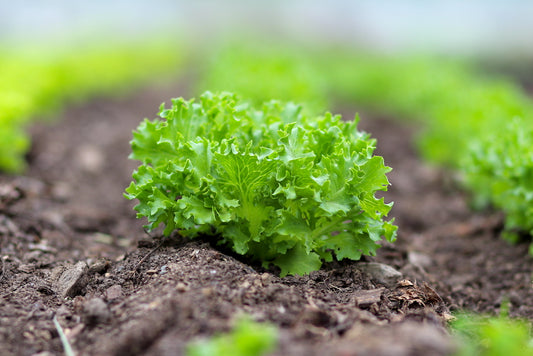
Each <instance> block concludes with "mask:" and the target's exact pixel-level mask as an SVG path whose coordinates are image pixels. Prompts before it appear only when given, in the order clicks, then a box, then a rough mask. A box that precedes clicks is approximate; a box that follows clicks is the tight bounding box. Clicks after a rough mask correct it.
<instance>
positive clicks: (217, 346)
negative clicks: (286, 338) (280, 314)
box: [186, 318, 278, 356]
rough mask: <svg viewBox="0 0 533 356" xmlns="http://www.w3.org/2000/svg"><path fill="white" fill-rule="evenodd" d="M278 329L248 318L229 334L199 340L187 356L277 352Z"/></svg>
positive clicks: (248, 354)
mask: <svg viewBox="0 0 533 356" xmlns="http://www.w3.org/2000/svg"><path fill="white" fill-rule="evenodd" d="M277 339H278V332H277V329H276V328H275V327H274V326H272V325H269V324H264V323H257V322H254V321H252V320H250V319H248V318H241V319H239V320H238V321H237V323H236V325H235V328H234V329H233V330H232V331H231V332H230V333H228V334H222V335H217V336H214V337H212V338H211V339H208V340H198V341H196V342H193V343H191V344H189V345H188V346H187V349H186V355H187V356H261V355H264V354H266V353H268V352H271V351H273V350H275V348H276V344H277Z"/></svg>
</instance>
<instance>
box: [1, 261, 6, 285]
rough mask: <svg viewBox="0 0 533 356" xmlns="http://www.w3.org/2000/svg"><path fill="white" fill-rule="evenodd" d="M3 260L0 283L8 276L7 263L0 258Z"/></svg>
mask: <svg viewBox="0 0 533 356" xmlns="http://www.w3.org/2000/svg"><path fill="white" fill-rule="evenodd" d="M0 260H2V272H0V282H2V279H4V275H5V274H6V262H5V261H4V258H3V257H2V258H0Z"/></svg>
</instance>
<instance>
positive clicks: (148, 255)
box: [131, 237, 166, 274]
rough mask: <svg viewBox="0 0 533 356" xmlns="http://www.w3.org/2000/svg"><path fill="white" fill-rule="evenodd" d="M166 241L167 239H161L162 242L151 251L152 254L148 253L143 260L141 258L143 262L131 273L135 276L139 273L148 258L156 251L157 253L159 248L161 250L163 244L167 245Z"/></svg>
mask: <svg viewBox="0 0 533 356" xmlns="http://www.w3.org/2000/svg"><path fill="white" fill-rule="evenodd" d="M165 240H166V237H163V238H162V239H161V241H160V242H159V244H157V246H156V247H154V248H153V249H151V250H150V252H148V253H147V254H146V255H145V256H144V257H143V258H141V260H140V261H139V263H137V265H136V266H135V268H134V269H133V270H132V271H131V272H132V273H133V274H135V273H137V271H138V270H139V268H140V267H141V265H142V264H143V263H144V261H146V259H147V258H148V257H150V256H151V255H152V254H153V253H154V252H155V251H157V250H158V249H159V248H161V246H163V244H164V243H165Z"/></svg>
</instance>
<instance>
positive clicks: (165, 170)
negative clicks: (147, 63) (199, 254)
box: [125, 92, 396, 276]
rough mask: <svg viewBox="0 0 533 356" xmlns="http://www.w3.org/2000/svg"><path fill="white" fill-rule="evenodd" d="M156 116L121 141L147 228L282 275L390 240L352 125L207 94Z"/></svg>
mask: <svg viewBox="0 0 533 356" xmlns="http://www.w3.org/2000/svg"><path fill="white" fill-rule="evenodd" d="M159 116H160V119H156V120H154V121H149V120H145V121H144V122H142V123H141V124H140V126H139V127H138V129H137V131H136V132H134V134H133V141H132V142H131V146H132V154H131V156H130V158H133V159H136V160H140V161H141V162H142V164H141V165H140V166H139V168H138V169H137V170H136V171H135V172H134V173H133V178H134V180H135V181H134V182H132V183H131V185H130V186H129V187H128V188H127V189H126V193H127V194H126V195H125V196H126V197H127V198H129V199H138V200H139V204H138V205H137V206H136V207H135V210H136V211H137V212H138V214H137V216H138V217H146V218H147V219H148V222H149V223H148V225H147V228H148V229H154V228H156V227H157V226H159V225H160V224H164V225H165V229H164V234H166V235H169V234H170V233H172V232H173V231H174V230H177V229H178V230H179V231H180V233H181V234H182V235H185V236H190V237H194V236H196V235H198V234H211V235H215V236H217V237H218V238H219V239H220V243H223V244H226V245H229V246H230V247H231V248H232V249H233V250H234V251H235V252H237V253H239V254H243V255H248V256H250V257H252V258H254V259H257V260H260V261H262V262H263V264H264V265H265V266H266V265H269V264H270V263H273V264H274V265H276V266H278V267H280V268H281V275H283V276H284V275H287V274H305V273H308V272H310V271H313V270H317V269H319V268H320V266H321V264H322V261H332V260H333V258H336V259H338V260H342V259H344V258H348V259H352V260H357V259H359V258H360V257H361V255H363V254H365V255H372V254H374V253H375V251H376V249H377V248H378V247H379V244H380V242H381V240H382V238H383V237H385V239H386V240H388V241H393V240H394V239H395V232H396V226H394V225H393V224H392V222H393V221H385V220H384V217H386V215H387V213H388V212H389V210H390V208H391V204H386V203H385V202H384V200H383V198H380V199H378V198H376V196H375V193H376V192H377V191H382V190H386V189H387V186H388V184H389V183H388V180H387V177H386V173H387V172H389V171H390V168H389V167H386V166H385V165H384V163H383V158H382V157H379V156H374V155H373V151H374V148H375V140H373V139H370V138H369V135H368V134H366V133H363V132H359V131H357V122H356V121H352V122H344V121H342V120H341V118H340V116H334V115H332V114H330V113H326V114H325V115H323V116H320V117H307V116H305V115H304V114H302V107H301V106H298V105H295V104H292V103H287V104H282V103H280V102H278V101H271V102H267V103H265V104H263V105H262V107H261V108H260V109H256V108H254V107H252V106H251V105H250V104H248V103H247V102H245V101H242V100H240V99H239V98H238V97H237V96H236V95H234V94H231V93H222V94H217V95H215V94H212V93H210V92H206V93H204V94H203V95H202V96H201V97H200V100H199V101H198V102H196V101H194V100H190V101H185V100H184V99H182V98H179V99H173V100H172V107H171V108H169V109H167V108H165V106H164V105H162V106H161V108H160V111H159Z"/></svg>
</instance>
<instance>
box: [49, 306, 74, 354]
mask: <svg viewBox="0 0 533 356" xmlns="http://www.w3.org/2000/svg"><path fill="white" fill-rule="evenodd" d="M54 325H55V327H56V329H57V332H58V334H59V338H60V339H61V344H62V345H63V349H64V350H65V355H66V356H75V355H76V354H75V353H74V351H73V350H72V347H71V346H70V343H69V342H68V339H67V335H65V333H64V332H63V328H61V325H60V324H59V321H57V315H54Z"/></svg>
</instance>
